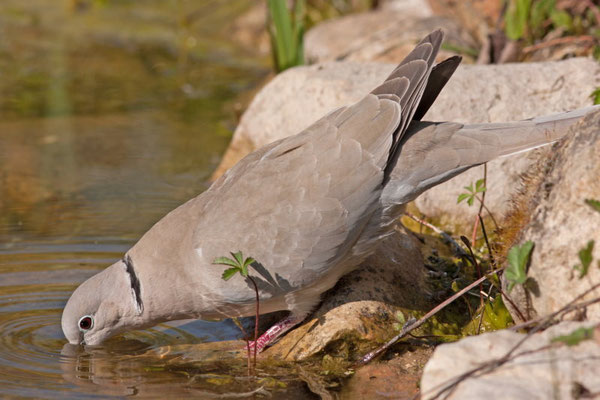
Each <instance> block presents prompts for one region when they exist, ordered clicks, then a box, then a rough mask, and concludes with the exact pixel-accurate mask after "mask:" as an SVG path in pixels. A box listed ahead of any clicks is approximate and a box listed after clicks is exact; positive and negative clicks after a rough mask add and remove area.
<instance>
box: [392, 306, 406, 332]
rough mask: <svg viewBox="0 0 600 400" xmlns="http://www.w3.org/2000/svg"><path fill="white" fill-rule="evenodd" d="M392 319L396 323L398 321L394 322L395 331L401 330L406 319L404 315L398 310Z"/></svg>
mask: <svg viewBox="0 0 600 400" xmlns="http://www.w3.org/2000/svg"><path fill="white" fill-rule="evenodd" d="M394 317H396V321H398V322H394V329H395V330H397V331H399V330H402V327H403V326H404V324H406V318H405V317H404V313H403V312H402V311H400V310H398V311H396V314H395V315H394Z"/></svg>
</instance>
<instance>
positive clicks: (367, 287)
mask: <svg viewBox="0 0 600 400" xmlns="http://www.w3.org/2000/svg"><path fill="white" fill-rule="evenodd" d="M424 271H425V268H424V266H423V259H422V257H421V252H420V248H419V244H418V242H417V241H416V239H415V238H414V236H412V235H407V234H405V233H401V232H397V233H395V234H394V235H392V236H390V237H388V238H387V239H385V240H384V241H383V242H382V243H381V245H380V246H379V249H378V252H377V253H375V254H374V255H372V256H370V257H369V258H367V259H366V260H365V261H364V262H363V263H362V264H361V266H360V268H359V269H357V270H356V271H354V272H352V273H350V274H348V275H346V276H345V277H343V278H342V279H341V280H340V281H339V282H338V284H337V285H336V286H335V287H334V288H333V289H332V290H331V291H330V292H328V293H327V294H326V295H324V296H323V298H324V301H323V303H322V304H321V306H320V307H319V308H318V309H317V310H316V311H315V313H313V315H312V316H311V317H310V318H309V320H308V321H307V322H306V323H304V324H303V325H302V326H300V327H299V328H297V329H295V330H293V331H292V332H290V333H289V334H287V335H286V336H284V337H283V338H282V339H281V340H280V341H279V342H278V343H277V344H275V345H274V346H273V347H271V348H269V349H267V350H266V351H265V352H264V355H265V356H267V357H269V356H272V357H276V358H283V359H287V360H303V359H307V358H309V357H311V356H314V355H315V354H317V353H319V352H321V351H323V350H325V349H327V350H328V352H330V353H334V354H341V355H342V356H343V358H344V359H348V358H349V359H352V358H355V357H356V356H358V355H361V354H362V353H364V352H365V350H364V349H363V348H362V347H364V346H361V345H363V344H369V347H372V343H373V342H382V341H383V340H386V339H389V338H390V337H391V336H393V335H394V333H395V331H394V328H393V324H394V323H395V322H397V320H396V319H395V313H396V311H397V310H398V309H409V310H421V311H424V310H426V309H427V308H428V300H427V290H426V287H425V279H424Z"/></svg>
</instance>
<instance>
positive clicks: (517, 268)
mask: <svg viewBox="0 0 600 400" xmlns="http://www.w3.org/2000/svg"><path fill="white" fill-rule="evenodd" d="M532 249H533V242H532V241H530V240H528V241H527V242H525V243H523V244H522V245H521V246H519V245H516V246H513V247H512V248H511V249H510V250H509V251H508V266H507V267H506V270H505V271H504V276H505V277H506V279H507V280H508V292H509V293H510V291H511V290H512V289H513V287H514V286H515V285H516V284H519V285H523V284H524V283H525V282H526V281H527V264H528V263H529V258H530V256H531V250H532Z"/></svg>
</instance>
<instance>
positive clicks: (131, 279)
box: [61, 258, 143, 345]
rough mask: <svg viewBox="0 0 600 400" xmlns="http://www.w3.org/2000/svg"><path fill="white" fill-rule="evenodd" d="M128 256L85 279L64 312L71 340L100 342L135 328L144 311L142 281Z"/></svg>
mask: <svg viewBox="0 0 600 400" xmlns="http://www.w3.org/2000/svg"><path fill="white" fill-rule="evenodd" d="M136 283H137V278H136V277H135V275H134V276H132V274H131V271H130V270H128V267H127V258H125V260H120V261H118V262H116V263H114V264H113V265H111V266H110V267H108V268H106V269H105V270H104V271H102V272H100V273H98V274H96V275H94V276H92V277H91V278H89V279H88V280H87V281H85V282H83V283H82V284H81V285H80V286H79V287H78V288H77V289H76V290H75V291H74V292H73V294H72V295H71V298H70V299H69V301H68V302H67V305H66V306H65V309H64V311H63V314H62V321H61V324H62V329H63V332H64V334H65V337H66V338H67V340H68V341H69V343H71V344H87V345H98V344H100V343H102V342H103V341H105V340H106V339H108V338H109V337H111V336H114V335H116V334H118V333H120V332H123V331H125V330H128V329H132V328H133V329H135V328H136V325H138V323H139V320H140V318H139V316H140V314H141V313H142V311H143V310H142V306H141V301H140V298H139V296H140V293H139V283H137V284H138V286H137V288H136Z"/></svg>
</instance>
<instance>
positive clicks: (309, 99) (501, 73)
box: [215, 58, 600, 223]
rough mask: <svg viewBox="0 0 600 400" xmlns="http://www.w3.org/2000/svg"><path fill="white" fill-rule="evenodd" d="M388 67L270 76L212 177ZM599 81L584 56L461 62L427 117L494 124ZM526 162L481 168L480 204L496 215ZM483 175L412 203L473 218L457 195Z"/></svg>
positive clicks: (562, 107)
mask: <svg viewBox="0 0 600 400" xmlns="http://www.w3.org/2000/svg"><path fill="white" fill-rule="evenodd" d="M393 67H394V65H391V64H372V63H353V62H343V63H334V62H331V63H324V64H320V65H313V66H309V67H299V68H294V69H291V70H288V71H286V72H284V73H283V74H280V75H278V76H277V77H276V78H275V79H273V81H271V82H270V83H269V84H268V85H267V86H265V88H264V89H263V90H262V91H261V92H260V93H258V95H257V96H256V97H255V98H254V100H253V101H252V103H251V104H250V106H249V107H248V110H247V111H246V113H245V114H244V115H243V117H242V119H241V122H240V124H239V126H238V128H237V130H236V132H235V134H234V137H233V140H232V143H231V145H230V148H229V149H228V150H227V153H226V154H225V157H224V159H223V162H222V163H221V165H220V167H219V169H218V170H217V172H216V173H215V175H220V174H221V173H222V172H223V171H225V170H226V169H227V168H229V167H231V166H232V165H233V164H235V163H236V162H237V161H238V160H239V159H240V158H241V157H243V156H244V155H245V154H247V153H248V152H250V151H252V150H254V149H256V148H258V147H261V146H263V145H265V144H267V143H270V142H272V141H274V140H277V139H280V138H283V137H286V136H290V135H293V134H295V133H298V132H300V131H301V130H302V129H304V128H306V127H307V126H308V125H310V124H311V123H312V122H314V121H316V120H317V119H318V118H320V117H321V116H323V115H324V114H326V113H327V112H329V111H331V110H333V109H335V108H337V107H340V106H343V105H346V104H350V103H352V102H355V101H357V100H359V99H360V98H361V97H362V96H364V95H365V94H366V93H367V92H368V91H370V90H371V89H372V88H374V87H375V86H377V85H378V84H379V83H380V82H381V81H382V80H383V79H384V78H385V77H386V76H387V74H389V72H390V71H391V70H392V69H393ZM599 85H600V67H599V66H598V64H597V63H596V62H594V61H593V60H591V59H585V58H575V59H569V60H565V61H558V62H546V63H532V64H504V65H481V66H473V65H463V66H461V67H459V68H458V70H457V71H456V73H455V75H454V76H453V77H452V79H451V80H450V82H449V83H448V85H447V87H446V88H445V89H444V91H443V92H442V93H441V95H440V97H439V98H438V99H437V101H436V102H435V104H434V105H433V107H432V109H431V110H430V111H429V113H428V114H427V115H426V116H425V119H427V120H435V121H442V120H451V121H458V122H473V123H478V122H499V121H510V120H520V119H524V118H530V117H534V116H539V115H544V114H550V113H554V112H560V111H566V110H571V109H575V108H579V107H584V106H587V105H589V104H590V103H591V100H590V98H589V95H590V93H591V92H592V91H593V90H594V88H595V87H597V86H599ZM532 162H533V158H532V154H531V153H525V154H521V155H518V156H512V157H507V158H503V159H500V160H495V161H493V162H491V163H490V164H489V165H488V187H489V191H488V193H487V197H486V203H487V205H488V207H489V208H490V209H491V210H492V211H493V212H495V213H498V214H502V213H504V212H506V211H507V210H508V208H509V201H508V200H509V199H510V197H511V195H512V193H513V190H514V188H516V187H517V182H518V176H519V175H520V173H522V172H523V171H525V170H526V169H527V168H528V167H529V166H530V165H531V164H532ZM482 175H483V173H482V167H479V168H474V169H472V170H470V171H467V172H466V173H463V174H461V175H459V176H458V177H456V178H454V179H452V180H450V181H449V182H446V183H444V184H442V185H439V186H438V187H436V188H433V189H430V190H429V191H427V192H425V193H424V194H423V195H421V196H420V197H419V198H418V199H417V201H416V204H417V206H418V207H419V209H420V210H421V211H422V212H423V213H425V214H427V215H429V216H432V217H437V218H442V219H445V220H446V221H443V222H459V223H460V222H465V221H469V223H470V222H471V221H472V220H473V218H474V216H475V214H476V212H477V210H476V207H467V206H466V205H465V204H464V203H463V204H459V205H457V204H456V198H457V196H458V195H459V194H460V193H461V192H463V191H464V189H463V186H467V185H469V184H470V183H471V182H473V181H476V180H477V179H479V178H481V177H482Z"/></svg>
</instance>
